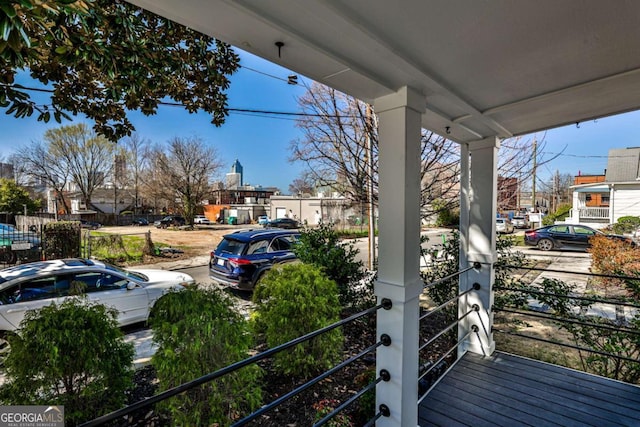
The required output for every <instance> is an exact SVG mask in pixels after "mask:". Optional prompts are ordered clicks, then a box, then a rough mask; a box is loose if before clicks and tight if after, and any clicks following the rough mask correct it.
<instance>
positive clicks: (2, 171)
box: [0, 163, 15, 179]
mask: <svg viewBox="0 0 640 427" xmlns="http://www.w3.org/2000/svg"><path fill="white" fill-rule="evenodd" d="M13 171H14V170H13V164H11V163H0V178H5V179H15V175H14V172H13Z"/></svg>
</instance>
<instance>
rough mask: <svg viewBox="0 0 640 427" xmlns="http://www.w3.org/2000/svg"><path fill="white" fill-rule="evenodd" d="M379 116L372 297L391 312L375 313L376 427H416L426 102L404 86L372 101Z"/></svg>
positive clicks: (379, 311) (381, 311)
mask: <svg viewBox="0 0 640 427" xmlns="http://www.w3.org/2000/svg"><path fill="white" fill-rule="evenodd" d="M375 110H376V114H378V117H379V121H378V123H379V131H378V132H379V135H378V136H379V161H378V165H379V166H378V168H379V169H378V170H379V212H380V216H379V218H380V221H379V238H378V242H379V255H378V256H379V258H378V280H377V281H376V283H375V293H376V296H377V298H378V301H381V300H382V298H388V299H390V300H391V301H392V303H393V307H392V308H391V309H390V310H384V309H381V310H378V318H377V335H378V338H380V337H381V336H382V335H383V334H386V335H388V336H389V337H390V338H391V344H390V345H389V346H381V347H379V348H378V351H377V356H376V368H377V372H378V374H380V372H381V370H386V371H388V372H389V374H390V380H389V381H387V382H380V383H379V384H378V386H377V388H376V408H379V407H380V405H381V404H384V405H386V406H387V407H388V408H389V411H390V415H389V417H381V418H380V419H378V421H377V422H376V426H378V427H380V426H406V427H409V426H410V427H415V426H417V425H418V404H417V402H418V314H419V313H418V300H419V295H420V294H421V293H422V288H423V284H422V280H421V279H420V276H419V267H420V263H419V258H420V128H421V125H420V122H421V114H422V113H423V112H424V110H425V98H424V96H422V95H421V94H419V93H417V92H415V91H414V90H412V89H411V88H407V87H404V88H402V89H401V90H399V91H398V92H396V93H395V94H392V95H388V96H385V97H382V98H379V99H377V100H376V102H375Z"/></svg>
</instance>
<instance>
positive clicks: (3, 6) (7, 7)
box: [0, 2, 18, 18]
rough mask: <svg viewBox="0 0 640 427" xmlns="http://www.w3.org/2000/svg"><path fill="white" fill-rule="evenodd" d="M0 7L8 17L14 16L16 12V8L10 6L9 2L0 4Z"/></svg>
mask: <svg viewBox="0 0 640 427" xmlns="http://www.w3.org/2000/svg"><path fill="white" fill-rule="evenodd" d="M0 9H1V10H2V11H3V12H4V13H5V14H6V15H7V16H8V17H9V18H15V17H16V16H17V15H18V13H17V12H16V9H15V8H14V7H13V6H11V5H10V4H7V3H4V2H3V3H2V4H0Z"/></svg>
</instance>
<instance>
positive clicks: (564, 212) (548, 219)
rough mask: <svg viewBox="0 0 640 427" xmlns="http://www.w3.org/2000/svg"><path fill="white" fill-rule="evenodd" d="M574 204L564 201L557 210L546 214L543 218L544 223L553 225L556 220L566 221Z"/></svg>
mask: <svg viewBox="0 0 640 427" xmlns="http://www.w3.org/2000/svg"><path fill="white" fill-rule="evenodd" d="M572 208H573V206H571V205H570V204H568V203H563V204H561V205H560V206H558V208H557V209H556V211H555V212H553V213H550V214H549V215H545V216H544V218H542V225H553V224H555V222H556V221H564V220H565V219H567V217H568V216H569V212H570V211H571V209H572Z"/></svg>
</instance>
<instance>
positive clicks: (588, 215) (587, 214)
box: [578, 207, 609, 220]
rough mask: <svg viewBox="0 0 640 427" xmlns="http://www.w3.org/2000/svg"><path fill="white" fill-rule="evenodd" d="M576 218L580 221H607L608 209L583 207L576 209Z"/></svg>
mask: <svg viewBox="0 0 640 427" xmlns="http://www.w3.org/2000/svg"><path fill="white" fill-rule="evenodd" d="M578 218H579V219H580V220H593V219H595V220H603V219H609V208H608V207H604V208H600V207H583V208H578Z"/></svg>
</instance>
